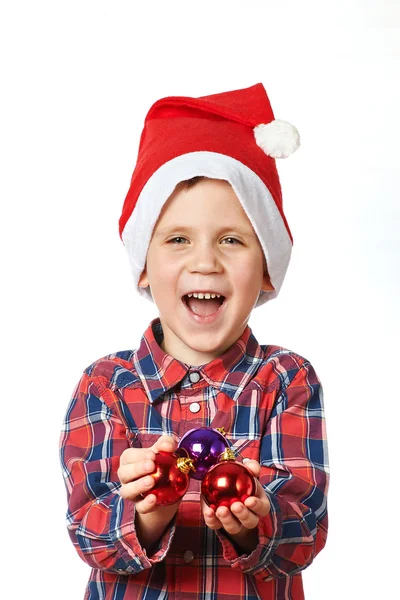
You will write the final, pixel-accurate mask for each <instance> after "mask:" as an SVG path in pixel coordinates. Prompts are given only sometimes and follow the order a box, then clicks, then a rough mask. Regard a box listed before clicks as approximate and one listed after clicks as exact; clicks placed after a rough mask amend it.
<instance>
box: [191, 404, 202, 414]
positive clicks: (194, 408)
mask: <svg viewBox="0 0 400 600" xmlns="http://www.w3.org/2000/svg"><path fill="white" fill-rule="evenodd" d="M189 410H190V412H191V413H197V412H199V410H200V404H199V403H198V402H192V404H191V405H190V406H189Z"/></svg>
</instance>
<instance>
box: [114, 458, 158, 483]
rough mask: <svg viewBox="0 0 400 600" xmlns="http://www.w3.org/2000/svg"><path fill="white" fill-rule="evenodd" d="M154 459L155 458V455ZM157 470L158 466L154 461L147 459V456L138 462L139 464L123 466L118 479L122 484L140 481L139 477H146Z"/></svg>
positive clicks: (133, 463) (119, 470)
mask: <svg viewBox="0 0 400 600" xmlns="http://www.w3.org/2000/svg"><path fill="white" fill-rule="evenodd" d="M153 457H155V454H154V453H153ZM155 468H156V465H155V462H154V459H153V460H150V459H149V458H146V455H145V457H144V458H142V459H140V460H138V461H137V462H132V463H129V464H125V465H121V466H120V467H119V469H118V478H119V480H120V482H121V483H129V482H130V481H133V480H135V479H138V478H139V477H144V476H145V475H148V474H149V473H153V471H154V470H155Z"/></svg>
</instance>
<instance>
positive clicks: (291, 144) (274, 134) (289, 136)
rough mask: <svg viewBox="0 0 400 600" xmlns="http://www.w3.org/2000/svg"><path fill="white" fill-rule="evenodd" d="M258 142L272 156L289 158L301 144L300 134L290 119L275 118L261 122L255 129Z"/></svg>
mask: <svg viewBox="0 0 400 600" xmlns="http://www.w3.org/2000/svg"><path fill="white" fill-rule="evenodd" d="M253 131H254V137H255V139H256V143H257V145H258V146H260V148H261V149H262V150H264V152H265V154H267V155H268V156H272V158H287V157H288V156H290V155H291V154H293V152H295V151H296V150H297V148H298V147H299V146H300V135H299V132H298V131H297V129H296V127H295V126H294V125H292V124H291V123H288V121H282V120H281V119H275V120H274V121H271V123H266V124H265V123H261V124H260V125H257V126H256V127H254V129H253Z"/></svg>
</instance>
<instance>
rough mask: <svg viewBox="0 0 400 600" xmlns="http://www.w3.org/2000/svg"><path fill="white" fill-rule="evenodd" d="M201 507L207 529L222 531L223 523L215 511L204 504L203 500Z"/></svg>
mask: <svg viewBox="0 0 400 600" xmlns="http://www.w3.org/2000/svg"><path fill="white" fill-rule="evenodd" d="M201 507H202V510H203V517H204V521H205V523H206V525H207V527H209V528H210V529H214V530H215V529H221V527H222V523H221V521H220V520H219V519H218V518H217V516H216V514H215V511H214V510H213V509H212V508H210V507H209V506H207V504H206V503H205V502H204V500H203V499H201Z"/></svg>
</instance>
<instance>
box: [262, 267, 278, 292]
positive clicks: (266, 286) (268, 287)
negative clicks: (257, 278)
mask: <svg viewBox="0 0 400 600" xmlns="http://www.w3.org/2000/svg"><path fill="white" fill-rule="evenodd" d="M261 289H262V291H263V292H273V291H274V289H275V288H274V286H273V285H272V283H271V279H270V277H269V273H268V270H267V269H265V270H264V277H263V280H262V284H261Z"/></svg>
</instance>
